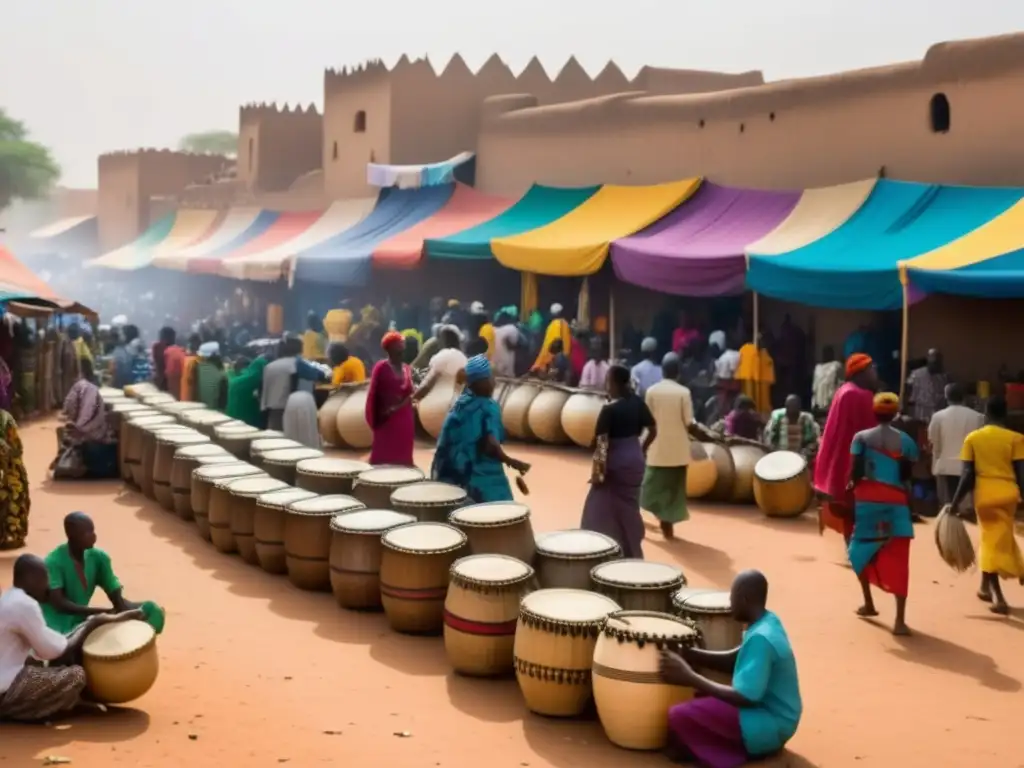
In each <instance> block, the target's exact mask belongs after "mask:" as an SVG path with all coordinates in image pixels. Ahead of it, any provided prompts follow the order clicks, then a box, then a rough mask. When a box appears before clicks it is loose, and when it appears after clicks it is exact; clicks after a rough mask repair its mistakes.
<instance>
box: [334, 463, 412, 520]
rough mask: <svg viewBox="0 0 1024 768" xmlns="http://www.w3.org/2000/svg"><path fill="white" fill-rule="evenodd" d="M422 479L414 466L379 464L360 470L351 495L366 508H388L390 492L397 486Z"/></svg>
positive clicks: (389, 505) (389, 506)
mask: <svg viewBox="0 0 1024 768" xmlns="http://www.w3.org/2000/svg"><path fill="white" fill-rule="evenodd" d="M423 479H424V475H423V472H422V471H421V470H419V469H417V468H416V467H392V466H379V467H372V468H371V469H367V470H364V471H363V472H360V473H359V475H358V476H357V477H356V481H355V484H354V485H353V488H352V495H353V496H355V497H356V498H357V499H359V500H360V501H361V502H363V504H365V505H366V508H367V509H390V508H391V494H392V493H394V492H395V490H397V489H398V488H401V487H402V486H405V485H411V484H413V483H419V482H421V481H422V480H423Z"/></svg>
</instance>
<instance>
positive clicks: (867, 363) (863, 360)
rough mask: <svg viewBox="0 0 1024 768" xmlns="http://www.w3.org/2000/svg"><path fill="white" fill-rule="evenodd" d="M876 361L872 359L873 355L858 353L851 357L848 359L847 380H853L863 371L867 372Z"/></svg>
mask: <svg viewBox="0 0 1024 768" xmlns="http://www.w3.org/2000/svg"><path fill="white" fill-rule="evenodd" d="M874 364H875V361H874V360H872V359H871V355H865V354H864V353H863V352H858V353H857V354H855V355H850V356H849V357H848V358H847V359H846V378H848V379H852V378H853V377H854V376H856V375H857V374H858V373H860V372H861V371H866V370H867V369H868V368H870V367H871V366H872V365H874Z"/></svg>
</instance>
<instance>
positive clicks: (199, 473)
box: [192, 461, 266, 541]
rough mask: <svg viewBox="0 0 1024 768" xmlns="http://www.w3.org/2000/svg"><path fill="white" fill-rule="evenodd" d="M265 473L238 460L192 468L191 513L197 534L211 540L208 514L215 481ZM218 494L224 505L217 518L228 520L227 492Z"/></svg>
mask: <svg viewBox="0 0 1024 768" xmlns="http://www.w3.org/2000/svg"><path fill="white" fill-rule="evenodd" d="M265 474H266V473H265V472H264V471H263V470H262V469H260V468H259V467H254V466H253V465H252V464H245V463H244V462H240V461H236V462H235V463H232V464H209V465H206V466H200V467H197V468H196V469H194V470H193V471H192V515H193V519H195V521H196V528H198V529H199V535H200V536H202V537H203V538H204V539H206V540H207V541H212V539H211V537H210V516H209V515H210V505H211V504H212V503H213V490H214V485H215V484H216V483H218V482H220V481H222V480H232V479H234V478H238V477H254V476H255V475H265ZM218 495H219V496H220V497H221V498H220V501H219V502H218V503H219V504H223V505H224V506H225V509H224V510H223V511H220V510H218V518H219V519H221V520H230V519H231V512H230V511H229V510H228V509H227V508H226V507H227V501H228V496H227V492H225V493H223V494H218Z"/></svg>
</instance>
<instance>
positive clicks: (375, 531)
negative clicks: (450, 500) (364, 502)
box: [330, 509, 416, 610]
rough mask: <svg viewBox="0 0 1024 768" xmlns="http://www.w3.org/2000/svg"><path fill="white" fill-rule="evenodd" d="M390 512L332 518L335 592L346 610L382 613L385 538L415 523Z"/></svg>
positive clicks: (366, 511) (369, 511)
mask: <svg viewBox="0 0 1024 768" xmlns="http://www.w3.org/2000/svg"><path fill="white" fill-rule="evenodd" d="M415 522H416V518H415V517H413V516H412V515H406V514H402V513H401V512H394V511H392V510H390V509H360V510H356V511H355V512H347V513H345V514H341V515H335V516H334V517H333V518H331V554H330V566H331V592H333V593H334V598H335V599H336V600H337V601H338V605H340V606H341V607H342V608H350V609H353V610H379V609H380V608H381V601H380V561H381V555H382V552H383V545H382V544H381V536H382V535H383V534H385V533H387V532H388V531H390V530H391V529H392V528H397V527H398V526H400V525H408V524H409V523H415Z"/></svg>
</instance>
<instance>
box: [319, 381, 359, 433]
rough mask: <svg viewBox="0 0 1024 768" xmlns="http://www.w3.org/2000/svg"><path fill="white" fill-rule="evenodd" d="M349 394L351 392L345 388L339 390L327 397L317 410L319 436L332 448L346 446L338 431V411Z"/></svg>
mask: <svg viewBox="0 0 1024 768" xmlns="http://www.w3.org/2000/svg"><path fill="white" fill-rule="evenodd" d="M350 394H351V392H350V391H349V390H347V389H342V390H339V391H338V392H336V393H334V394H333V395H331V396H330V397H328V398H327V402H325V403H324V404H323V405H322V406H320V410H319V411H318V412H317V416H316V417H317V421H319V422H320V437H322V438H323V441H324V444H326V445H330V446H332V447H334V448H344V447H346V446H345V441H344V440H342V439H341V435H340V434H339V433H338V411H339V410H340V409H341V405H342V403H344V402H345V401H346V400H347V399H348V396H349V395H350Z"/></svg>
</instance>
